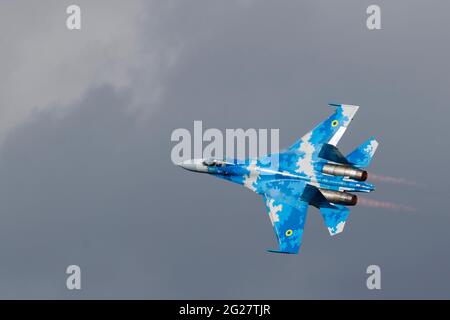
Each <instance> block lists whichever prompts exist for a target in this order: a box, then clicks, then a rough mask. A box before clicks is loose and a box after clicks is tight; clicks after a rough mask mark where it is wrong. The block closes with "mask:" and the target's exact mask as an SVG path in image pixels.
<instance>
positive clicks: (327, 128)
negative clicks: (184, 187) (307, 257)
mask: <svg viewBox="0 0 450 320" xmlns="http://www.w3.org/2000/svg"><path fill="white" fill-rule="evenodd" d="M332 106H334V107H337V108H336V111H335V112H334V113H333V114H332V115H331V116H330V117H329V118H327V119H326V120H325V121H323V122H321V123H320V124H319V125H317V126H316V127H315V128H314V129H313V130H311V131H310V132H308V133H307V134H306V135H304V136H303V137H302V138H301V139H300V140H298V141H297V142H295V143H294V144H293V145H292V146H291V147H289V148H288V149H286V150H284V151H283V152H280V153H278V154H269V155H266V156H263V157H260V158H258V159H245V160H243V161H238V160H236V159H224V160H223V159H216V160H214V159H209V160H208V161H206V162H205V160H203V159H194V160H188V161H186V162H183V163H182V164H181V166H183V167H184V168H186V169H188V170H191V171H199V172H206V173H209V174H212V175H215V176H217V177H219V178H222V179H225V180H228V181H231V182H234V183H237V184H240V185H243V186H245V187H246V188H248V189H250V190H252V191H254V192H255V193H257V194H260V195H262V197H263V199H264V202H265V204H266V207H267V214H268V215H269V218H270V221H271V223H272V226H273V228H274V231H275V234H276V237H277V240H278V244H279V248H278V249H277V250H269V251H272V252H281V253H297V252H298V251H299V248H300V245H301V239H302V235H303V229H304V225H305V221H306V212H307V209H308V206H309V205H314V206H316V207H318V208H319V209H320V212H321V214H322V216H323V218H324V222H325V225H326V227H327V228H328V230H329V232H330V234H331V235H335V234H338V233H340V232H342V230H343V228H344V224H345V222H346V220H347V218H348V215H349V209H348V208H347V207H346V206H344V205H341V204H336V203H332V202H328V201H327V200H326V199H324V196H323V195H322V192H321V191H320V190H321V189H322V190H323V189H326V190H332V191H338V192H343V191H346V192H370V191H373V190H374V187H373V185H372V184H370V183H366V182H361V181H356V180H352V179H350V178H348V177H341V176H334V175H328V174H325V173H323V172H322V168H323V166H324V165H325V164H329V163H330V161H328V160H325V159H323V158H321V157H319V153H320V151H321V149H322V147H323V146H324V145H325V144H327V145H328V147H329V146H330V145H331V146H336V144H337V143H338V141H339V140H340V138H341V137H342V135H343V134H344V132H345V130H346V128H347V126H348V125H349V123H350V122H351V120H352V118H353V116H354V115H355V113H356V111H357V110H358V108H359V107H358V106H352V105H337V104H332ZM377 146H378V142H377V141H376V140H375V139H374V138H370V139H369V140H367V141H366V142H364V143H363V144H362V145H361V146H359V147H358V148H356V149H355V151H353V152H352V153H350V154H349V155H348V156H347V157H345V158H346V161H348V163H351V164H352V165H353V166H354V167H357V168H363V167H366V166H367V165H369V163H370V160H371V159H372V157H373V155H374V153H375V150H376V148H377ZM332 148H334V147H332ZM337 152H338V151H337Z"/></svg>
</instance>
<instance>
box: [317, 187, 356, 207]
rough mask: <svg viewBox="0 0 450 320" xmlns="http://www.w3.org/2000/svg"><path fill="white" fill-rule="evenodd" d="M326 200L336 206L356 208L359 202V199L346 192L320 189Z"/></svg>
mask: <svg viewBox="0 0 450 320" xmlns="http://www.w3.org/2000/svg"><path fill="white" fill-rule="evenodd" d="M320 192H321V193H322V194H323V196H324V197H325V199H327V200H328V201H330V202H332V203H335V204H343V205H346V206H354V205H356V203H357V202H358V197H357V196H356V195H354V194H351V193H347V192H345V191H333V190H328V189H320Z"/></svg>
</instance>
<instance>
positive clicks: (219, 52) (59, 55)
mask: <svg viewBox="0 0 450 320" xmlns="http://www.w3.org/2000/svg"><path fill="white" fill-rule="evenodd" d="M72 3H73V2H72V1H56V0H55V1H39V2H30V1H12V0H3V1H1V3H0V12H1V14H0V15H1V18H0V28H1V36H0V46H1V53H0V57H1V59H0V70H2V72H1V73H2V76H1V77H0V141H1V142H2V143H1V146H0V177H1V178H0V256H1V262H0V298H370V299H372V298H375V299H376V298H450V274H449V273H448V270H450V251H449V247H450V233H449V232H448V228H449V227H448V226H449V223H450V216H449V210H448V207H447V206H448V204H447V202H448V201H447V198H448V189H447V186H448V181H449V178H450V177H449V173H448V169H447V168H448V159H449V152H448V149H449V143H448V125H447V122H448V119H449V117H450V110H449V107H448V103H449V101H450V94H449V91H448V88H449V87H450V67H449V66H450V65H449V63H448V57H449V56H450V44H449V43H450V41H449V40H450V39H449V28H448V18H447V15H448V12H449V11H450V3H448V2H447V1H437V0H436V1H432V2H429V1H406V0H403V1H394V2H393V1H381V0H380V1H377V4H379V5H380V6H381V10H382V12H381V14H382V16H381V19H382V30H379V31H369V30H367V28H366V26H365V19H366V13H365V11H366V8H367V6H368V5H369V4H372V3H373V1H360V0H354V1H340V2H339V4H336V3H335V1H317V0H316V1H287V0H286V1H285V0H283V1H268V0H267V1H266V0H253V1H252V0H240V1H237V0H234V1H225V0H220V1H219V0H215V1H211V0H209V1H206V0H190V1H182V0H178V1H162V0H160V1H159V0H158V1H127V2H124V1H77V2H76V3H77V4H78V5H80V7H81V10H82V30H81V31H69V30H67V29H66V28H65V19H66V17H67V15H66V13H65V9H66V7H67V6H68V5H69V4H72ZM331 101H334V102H343V103H349V104H358V105H361V109H360V111H359V112H358V114H357V116H356V117H355V119H354V121H353V123H352V125H351V128H350V129H349V130H348V131H347V133H346V135H345V136H344V138H343V139H342V140H341V143H340V148H341V149H342V150H343V151H344V152H348V151H350V150H351V149H352V148H354V147H355V146H356V145H358V144H359V143H361V142H362V141H363V140H365V139H366V138H368V137H369V136H371V135H375V136H377V138H378V139H379V140H380V143H381V145H380V148H379V151H378V152H377V155H376V157H375V159H374V161H373V164H372V165H371V167H370V170H371V171H372V172H374V173H376V174H379V175H387V176H393V177H399V178H405V179H409V180H411V181H415V182H417V183H418V186H401V185H394V184H383V183H380V182H378V183H377V190H376V192H374V193H373V194H371V195H369V196H367V198H368V199H371V200H378V201H389V202H394V203H399V204H404V205H408V206H410V207H414V208H415V209H416V211H414V212H408V211H402V210H387V209H380V208H370V207H363V206H358V207H355V208H353V209H352V211H351V216H350V219H349V222H348V223H347V226H346V230H345V231H344V233H343V234H341V235H340V236H338V237H335V238H331V237H329V235H328V232H327V230H326V228H325V227H324V226H323V222H322V220H321V217H320V216H319V215H318V211H317V210H316V209H314V208H311V209H310V210H309V215H308V220H307V224H306V228H305V234H304V238H303V240H304V241H303V247H302V251H301V253H300V254H299V255H296V256H286V255H275V254H268V253H267V252H266V251H265V250H266V249H270V248H273V247H274V246H275V245H276V243H275V236H274V233H273V231H272V227H271V225H270V222H269V220H268V218H267V216H266V212H265V206H264V204H263V202H262V201H261V199H260V197H259V196H257V195H255V194H253V193H251V192H249V191H246V190H244V189H242V188H240V187H238V186H236V185H232V184H227V183H226V182H223V181H220V180H217V179H214V178H212V177H207V176H204V175H195V174H192V173H189V172H186V171H183V170H181V169H180V168H178V167H175V166H173V165H172V163H171V160H170V151H171V148H172V147H173V145H174V144H173V143H171V142H170V135H171V133H172V131H173V130H174V129H176V128H188V129H192V128H193V121H194V120H203V125H204V127H205V128H212V127H214V128H219V129H225V128H240V127H242V128H279V129H280V146H281V147H284V146H288V145H290V144H291V143H293V142H294V141H295V140H296V139H298V138H299V137H300V136H302V135H303V134H304V133H305V132H307V131H308V130H309V129H310V128H311V127H312V126H313V125H315V124H316V123H317V122H319V121H321V120H322V119H323V118H324V117H326V116H327V115H328V114H329V113H330V112H331V110H330V109H329V108H328V107H327V106H326V104H327V103H328V102H331ZM69 264H77V265H79V266H80V267H81V269H82V290H81V291H78V292H74V291H68V290H67V289H66V287H65V279H66V275H65V269H66V267H67V266H68V265H69ZM370 264H377V265H380V267H381V270H382V290H381V291H369V290H367V288H366V285H365V281H366V277H367V275H366V273H365V270H366V267H367V266H368V265H370Z"/></svg>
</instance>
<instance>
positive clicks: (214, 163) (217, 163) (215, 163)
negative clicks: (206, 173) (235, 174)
mask: <svg viewBox="0 0 450 320" xmlns="http://www.w3.org/2000/svg"><path fill="white" fill-rule="evenodd" d="M225 164H226V163H225V161H222V160H218V159H212V158H208V159H205V160H203V165H205V166H207V167H225Z"/></svg>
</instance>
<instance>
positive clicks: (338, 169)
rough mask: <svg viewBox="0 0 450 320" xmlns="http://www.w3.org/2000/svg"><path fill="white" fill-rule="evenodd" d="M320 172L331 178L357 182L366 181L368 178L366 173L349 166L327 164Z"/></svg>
mask: <svg viewBox="0 0 450 320" xmlns="http://www.w3.org/2000/svg"><path fill="white" fill-rule="evenodd" d="M322 172H323V173H326V174H330V175H332V176H342V177H349V178H351V179H354V180H358V181H366V180H367V176H368V174H367V171H365V170H361V169H357V168H354V167H351V166H345V165H340V164H329V163H327V164H325V165H324V166H323V168H322Z"/></svg>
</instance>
